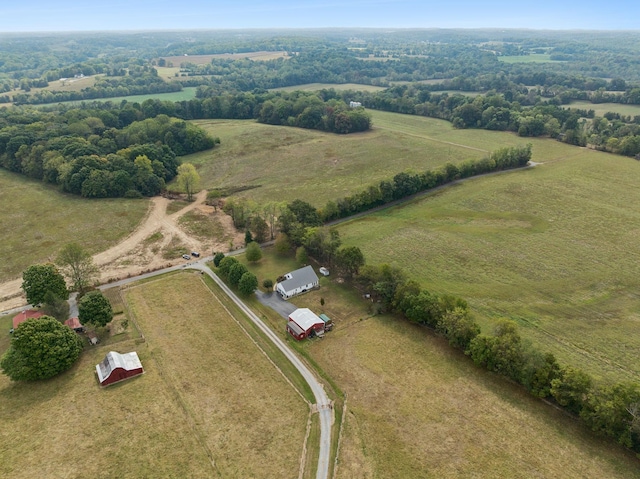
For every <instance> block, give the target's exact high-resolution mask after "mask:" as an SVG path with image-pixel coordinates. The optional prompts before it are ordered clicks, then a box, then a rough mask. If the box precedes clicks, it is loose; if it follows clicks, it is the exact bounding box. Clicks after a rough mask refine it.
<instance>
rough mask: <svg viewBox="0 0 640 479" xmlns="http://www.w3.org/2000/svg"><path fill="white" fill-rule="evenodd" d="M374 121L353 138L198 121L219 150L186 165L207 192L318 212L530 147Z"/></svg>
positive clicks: (498, 136) (400, 119)
mask: <svg viewBox="0 0 640 479" xmlns="http://www.w3.org/2000/svg"><path fill="white" fill-rule="evenodd" d="M370 113H371V114H372V117H373V129H372V130H371V131H368V132H364V133H357V134H350V135H337V134H332V133H324V132H319V131H314V130H305V129H301V128H291V127H284V126H272V125H265V124H260V123H256V122H254V121H250V120H201V121H198V122H196V123H197V124H198V125H200V126H201V127H203V128H205V129H206V130H207V131H209V132H210V133H211V134H212V135H214V136H217V137H219V138H220V140H221V143H220V145H219V146H216V148H214V149H213V150H209V151H205V152H200V153H195V154H193V155H189V156H186V157H184V158H183V159H184V161H188V162H190V163H193V164H194V165H196V168H198V172H199V173H200V176H201V178H202V186H203V187H204V188H216V187H217V188H224V187H234V186H239V185H244V186H254V187H255V188H254V189H251V190H247V191H244V192H242V193H240V195H241V196H246V197H250V198H253V199H255V200H257V201H259V202H264V201H273V200H277V201H290V200H293V199H296V198H300V199H304V200H306V201H309V202H311V203H312V204H314V205H315V206H318V207H320V206H323V205H324V204H326V202H327V201H328V200H329V199H337V198H340V197H343V196H346V195H350V194H352V193H354V192H356V191H359V190H360V189H361V188H366V187H367V186H368V185H370V184H373V183H377V182H380V181H381V180H383V179H390V178H392V177H393V176H394V175H396V174H397V173H399V172H401V171H407V170H413V171H424V170H426V169H431V168H436V167H438V166H440V165H442V164H444V163H447V162H451V163H460V162H462V161H464V160H468V159H477V158H481V157H484V156H486V155H487V154H488V153H489V152H490V151H493V150H495V149H498V148H500V147H503V146H514V145H524V144H526V143H527V142H529V141H532V140H530V139H525V138H519V137H518V136H516V135H513V134H510V133H503V132H488V131H484V130H456V129H454V128H453V127H452V126H451V124H450V123H449V122H446V121H442V120H436V119H433V118H426V117H418V116H411V115H399V114H396V113H387V112H379V111H370ZM532 142H533V143H534V145H541V146H540V147H537V146H534V152H536V154H539V155H544V154H545V153H546V152H548V151H550V150H553V151H554V153H553V154H554V155H556V154H560V155H562V154H564V152H565V151H567V152H571V151H574V150H571V148H570V147H567V148H566V149H563V148H562V146H561V144H560V143H557V142H546V143H545V142H544V141H543V140H533V141H532ZM542 145H544V146H542ZM559 151H562V152H563V153H557V152H559ZM567 154H570V153H567Z"/></svg>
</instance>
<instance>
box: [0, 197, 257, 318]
mask: <svg viewBox="0 0 640 479" xmlns="http://www.w3.org/2000/svg"><path fill="white" fill-rule="evenodd" d="M206 197H207V192H206V190H203V191H201V192H200V193H198V195H197V196H196V199H195V201H194V202H192V203H190V204H189V205H187V206H185V207H184V208H182V209H181V210H179V211H177V212H175V213H173V214H171V215H168V214H167V205H168V204H169V202H170V200H168V199H166V198H162V197H154V198H152V199H151V204H150V207H149V212H148V213H147V216H146V217H145V219H144V220H143V221H142V223H141V224H140V225H139V226H138V228H136V229H135V230H134V231H133V232H132V233H131V234H130V235H129V236H127V237H126V238H124V239H123V240H122V241H121V242H120V243H118V244H117V245H115V246H113V247H112V248H109V249H108V250H106V251H103V252H102V253H98V254H96V255H95V256H94V257H93V260H94V262H95V263H96V265H97V266H98V267H99V269H100V282H101V283H106V282H108V281H113V280H115V279H120V278H126V277H128V276H135V275H137V274H140V273H141V272H143V271H149V270H155V269H159V268H162V267H165V266H171V265H174V264H177V263H181V262H183V261H184V260H183V259H181V258H179V259H173V260H168V259H165V258H163V257H162V249H163V248H164V247H165V246H167V245H168V244H169V243H171V241H172V240H173V241H176V240H177V241H178V242H179V243H181V244H182V245H184V246H186V247H187V248H188V249H189V250H191V251H199V252H201V253H204V254H210V252H211V251H213V250H216V251H226V250H228V248H229V244H228V242H225V243H224V244H223V243H221V242H219V241H216V239H215V238H212V239H211V240H207V241H200V240H198V239H196V238H193V237H191V236H189V235H188V234H187V233H186V232H185V231H183V230H182V229H181V228H180V226H179V224H178V219H179V218H180V217H181V216H182V215H184V214H185V213H187V212H188V211H192V210H198V211H200V212H201V213H204V214H206V215H208V216H213V217H215V218H216V219H217V220H218V221H219V222H220V223H221V224H222V225H223V227H224V229H225V231H226V232H227V234H229V235H230V236H232V237H233V238H234V244H241V242H242V241H243V239H244V235H242V233H238V232H237V231H236V230H235V228H234V227H233V224H232V222H231V218H230V217H228V216H227V215H225V214H224V213H222V212H215V211H214V209H213V207H211V206H207V205H206V204H205V200H206ZM156 232H161V233H162V239H161V240H160V243H158V244H156V245H155V248H151V247H149V245H146V244H145V240H146V239H147V238H149V237H150V236H151V235H153V234H154V233H156ZM21 285H22V278H18V279H15V280H12V281H8V282H5V283H2V284H0V311H5V310H8V309H11V308H16V307H19V306H22V305H25V304H26V299H25V297H24V294H23V293H22V289H21Z"/></svg>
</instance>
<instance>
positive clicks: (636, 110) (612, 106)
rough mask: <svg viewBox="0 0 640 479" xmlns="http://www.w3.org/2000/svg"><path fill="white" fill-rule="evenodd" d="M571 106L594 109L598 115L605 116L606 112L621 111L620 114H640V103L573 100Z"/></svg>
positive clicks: (632, 115)
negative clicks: (627, 103) (626, 103)
mask: <svg viewBox="0 0 640 479" xmlns="http://www.w3.org/2000/svg"><path fill="white" fill-rule="evenodd" d="M569 107H570V108H580V109H582V110H593V111H595V112H596V116H604V114H605V113H608V112H612V113H619V114H620V115H627V116H631V117H634V116H637V115H640V105H624V104H622V103H591V102H588V101H572V102H571V103H570V104H569Z"/></svg>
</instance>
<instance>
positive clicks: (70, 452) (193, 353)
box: [0, 273, 309, 479]
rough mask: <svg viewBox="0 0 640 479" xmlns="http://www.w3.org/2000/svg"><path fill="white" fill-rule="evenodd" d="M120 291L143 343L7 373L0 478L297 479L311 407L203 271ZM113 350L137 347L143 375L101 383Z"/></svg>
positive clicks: (2, 384)
mask: <svg viewBox="0 0 640 479" xmlns="http://www.w3.org/2000/svg"><path fill="white" fill-rule="evenodd" d="M123 294H124V297H125V303H126V304H127V305H128V306H127V307H128V311H129V314H130V317H131V319H132V321H133V320H134V321H135V323H131V326H130V327H134V324H135V325H137V326H138V327H139V328H140V331H141V332H142V334H143V335H144V338H145V342H142V343H141V342H140V341H137V342H136V341H132V340H128V341H124V342H121V343H116V344H110V345H109V346H103V347H97V348H88V347H87V349H86V350H85V352H84V353H83V355H82V356H81V359H80V360H79V361H78V363H77V364H76V365H75V366H74V367H73V368H72V369H71V370H70V371H68V372H66V373H63V374H62V375H60V376H59V377H56V378H53V379H51V380H48V381H44V382H43V381H41V382H35V383H10V382H9V380H8V378H7V377H6V376H4V375H0V401H2V404H3V407H2V408H1V409H0V421H1V422H2V425H3V428H2V434H1V435H0V450H1V451H2V461H0V476H2V477H11V478H16V479H19V478H32V477H47V478H57V477H64V478H84V477H97V478H101V477H104V478H106V477H193V478H200V477H201V478H205V477H206V478H208V477H256V478H257V477H264V478H272V477H283V478H287V477H288V478H297V477H299V476H298V474H299V470H300V460H301V458H302V457H303V449H302V445H303V442H304V439H305V434H306V428H307V421H308V416H309V408H308V405H307V404H306V403H305V401H304V400H303V397H302V396H301V395H300V394H299V393H298V392H297V391H296V390H295V389H294V388H293V387H292V386H291V384H290V383H289V382H287V381H286V380H285V378H284V377H283V376H282V374H281V373H280V372H279V371H278V370H277V369H276V368H275V367H274V366H273V364H272V363H271V362H270V361H269V359H268V358H267V357H266V356H265V355H264V354H263V353H262V352H261V351H260V350H259V349H258V348H257V347H256V345H255V343H254V342H253V341H252V340H251V339H250V338H249V337H248V336H247V334H245V333H244V331H243V329H242V328H241V327H240V326H239V324H238V323H237V322H236V320H235V318H234V317H233V316H232V315H231V314H230V313H229V312H228V310H227V309H225V307H224V306H223V305H222V303H221V302H219V301H218V298H217V296H216V295H215V294H214V293H212V291H211V290H210V289H209V288H208V287H207V286H206V285H205V284H204V282H203V280H202V276H201V275H200V274H199V273H179V274H174V275H171V276H164V277H161V278H159V279H154V280H151V281H147V282H145V283H140V284H137V285H134V286H132V287H130V288H129V289H127V290H125V291H124V292H123ZM8 321H9V320H8V318H7V317H4V318H1V319H0V326H4V324H3V322H7V324H8ZM2 330H3V331H6V330H7V328H4V327H3V328H2ZM4 339H5V338H3V341H0V348H2V349H1V350H0V354H1V353H3V352H4V350H5V349H6V347H7V345H8V341H4ZM110 350H116V351H119V352H128V351H131V350H136V351H137V352H138V354H139V356H140V359H141V361H142V364H143V366H144V368H145V374H144V375H143V376H141V377H138V378H135V379H132V380H130V381H126V382H123V383H121V384H118V385H114V386H111V387H108V388H106V389H101V388H100V386H99V385H98V384H97V381H96V379H95V377H94V371H95V365H96V364H97V363H98V362H99V361H101V360H102V359H103V357H104V355H105V354H106V353H107V352H108V351H110ZM305 477H306V476H305Z"/></svg>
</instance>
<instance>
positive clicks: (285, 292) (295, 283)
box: [276, 266, 319, 299]
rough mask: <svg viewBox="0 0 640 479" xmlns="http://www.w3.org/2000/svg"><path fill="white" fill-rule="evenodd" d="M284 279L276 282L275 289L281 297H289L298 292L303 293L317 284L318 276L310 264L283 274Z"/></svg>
mask: <svg viewBox="0 0 640 479" xmlns="http://www.w3.org/2000/svg"><path fill="white" fill-rule="evenodd" d="M284 278H285V279H284V281H282V282H280V283H278V285H277V286H276V291H277V292H278V293H280V295H281V296H282V298H283V299H289V298H291V297H292V296H295V295H297V294H300V293H304V292H305V291H308V290H310V289H312V288H315V287H317V286H318V284H319V280H318V276H317V275H316V273H315V271H313V268H312V267H311V266H305V267H304V268H300V269H297V270H295V271H292V272H291V273H287V274H285V275H284Z"/></svg>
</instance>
